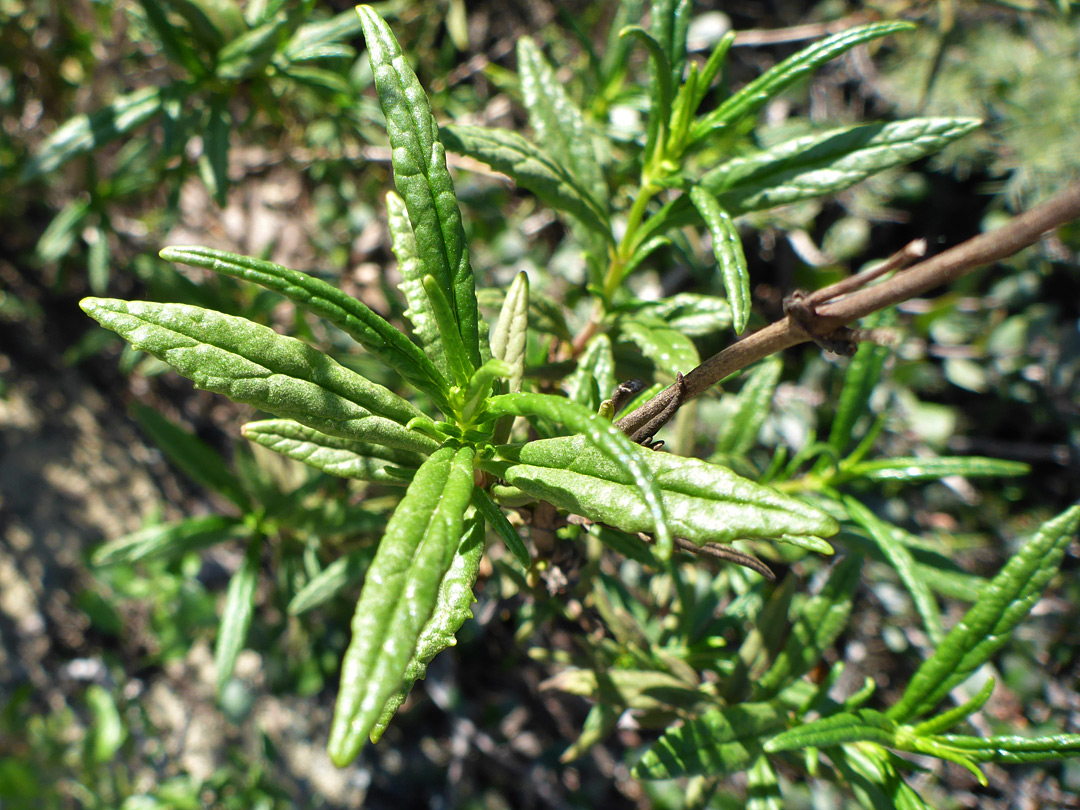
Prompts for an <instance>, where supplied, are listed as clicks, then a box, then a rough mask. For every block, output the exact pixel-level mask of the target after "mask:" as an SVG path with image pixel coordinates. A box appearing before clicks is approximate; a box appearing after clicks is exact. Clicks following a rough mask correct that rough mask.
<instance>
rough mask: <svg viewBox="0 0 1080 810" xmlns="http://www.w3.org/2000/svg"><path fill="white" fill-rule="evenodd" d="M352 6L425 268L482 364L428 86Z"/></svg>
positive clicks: (366, 9)
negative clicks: (358, 19) (421, 82)
mask: <svg viewBox="0 0 1080 810" xmlns="http://www.w3.org/2000/svg"><path fill="white" fill-rule="evenodd" d="M356 11H357V13H358V14H359V15H360V22H361V25H362V26H363V29H364V39H365V40H366V41H367V47H368V53H369V54H370V56H371V69H372V72H373V73H374V75H375V88H376V90H378V93H379V104H380V105H381V106H382V110H383V115H384V116H385V117H386V131H387V133H388V134H389V136H390V147H391V149H392V150H393V152H392V160H393V166H394V182H395V184H396V185H397V190H398V193H399V194H401V197H402V199H403V200H405V207H406V208H407V209H408V211H409V220H410V221H411V222H412V226H413V233H414V234H415V235H416V248H417V255H418V256H419V257H420V262H421V264H422V265H423V268H424V272H425V273H427V274H430V275H432V276H434V277H435V280H436V282H438V284H439V285H440V287H441V288H442V289H443V290H445V291H446V293H447V296H448V299H449V300H450V304H451V308H452V309H453V312H454V318H455V320H456V322H457V326H458V330H459V333H460V335H461V341H462V343H463V344H464V346H465V350H466V352H467V356H468V357H469V360H470V361H471V362H472V365H473V368H476V367H478V366H479V365H480V338H479V335H480V332H479V321H478V318H479V315H478V314H477V309H476V291H475V285H474V282H473V273H472V268H471V267H470V266H469V251H468V248H467V247H466V245H465V231H464V229H463V228H462V225H461V211H460V210H458V204H457V197H456V196H455V195H454V183H453V180H451V178H450V172H449V171H448V170H447V168H446V151H445V149H444V148H443V145H442V143H440V142H439V127H438V125H436V123H435V118H434V116H432V114H431V106H430V105H429V103H428V99H427V94H426V93H424V88H423V87H421V86H420V82H419V81H418V80H417V78H416V74H415V73H413V71H412V68H410V67H409V63H408V61H407V60H406V59H405V56H404V54H402V52H401V47H400V46H399V45H398V42H397V39H395V37H394V35H393V33H391V31H390V29H389V27H388V26H387V25H386V23H385V22H383V20H382V18H381V17H379V15H378V14H377V13H376V12H375V10H374V9H372V8H371V7H370V6H359V7H357V9H356ZM444 338H445V335H444Z"/></svg>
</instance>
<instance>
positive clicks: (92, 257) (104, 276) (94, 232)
mask: <svg viewBox="0 0 1080 810" xmlns="http://www.w3.org/2000/svg"><path fill="white" fill-rule="evenodd" d="M83 238H84V239H85V240H86V243H87V248H88V250H87V255H86V281H87V283H88V284H89V285H90V291H91V292H92V293H94V295H101V294H102V293H103V292H105V290H107V289H108V287H109V276H110V275H111V274H112V268H111V267H110V265H111V264H112V252H111V251H110V250H109V235H108V234H107V233H106V232H105V230H104V229H103V228H90V229H88V230H86V231H83Z"/></svg>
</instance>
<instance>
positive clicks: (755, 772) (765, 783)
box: [746, 755, 784, 810]
mask: <svg viewBox="0 0 1080 810" xmlns="http://www.w3.org/2000/svg"><path fill="white" fill-rule="evenodd" d="M746 796H747V801H746V810H784V800H783V797H782V796H781V795H780V779H779V777H777V775H776V771H775V770H774V769H773V766H772V765H771V764H770V763H769V758H768V757H766V756H764V755H762V756H759V757H758V758H757V760H756V761H755V762H754V764H753V765H751V766H750V770H749V771H748V772H747V774H746Z"/></svg>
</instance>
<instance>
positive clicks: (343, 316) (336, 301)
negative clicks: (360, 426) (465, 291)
mask: <svg viewBox="0 0 1080 810" xmlns="http://www.w3.org/2000/svg"><path fill="white" fill-rule="evenodd" d="M160 255H161V258H163V259H165V260H166V261H170V262H177V263H178V264H186V265H188V266H190V267H202V268H204V269H206V270H212V271H214V272H215V273H221V274H222V275H226V276H232V277H233V278H240V279H243V280H245V281H250V282H253V283H255V284H258V285H260V286H262V287H266V288H267V289H269V290H274V291H275V292H277V293H280V294H282V295H284V296H285V297H286V298H288V299H289V300H290V301H293V302H295V303H296V304H297V305H298V306H300V307H303V308H304V309H306V310H307V311H308V312H311V313H312V314H314V315H317V316H318V317H320V318H325V319H326V320H327V321H329V322H330V323H332V324H333V325H334V326H336V327H337V328H338V329H340V330H341V331H342V332H344V333H345V334H347V335H348V336H349V337H351V338H352V339H353V340H355V341H356V342H357V343H359V344H360V345H361V346H363V347H364V348H365V349H367V350H368V351H369V352H371V353H372V354H373V355H374V356H376V357H378V358H379V359H380V360H382V361H383V362H384V363H386V364H387V365H388V366H390V367H391V368H393V369H394V370H395V371H397V372H398V373H399V374H401V376H402V377H404V378H405V379H406V380H408V381H409V382H410V383H412V384H413V385H414V386H416V388H418V389H419V390H421V391H423V392H424V393H425V394H427V395H428V396H430V397H431V398H432V399H433V400H434V401H435V404H436V405H438V407H439V408H440V409H443V410H444V412H445V410H446V408H448V407H449V406H448V405H447V400H446V391H447V390H448V389H449V383H448V382H447V381H446V378H445V377H444V376H443V375H442V374H441V373H440V372H439V370H438V369H436V368H435V366H434V365H433V364H432V363H431V361H430V360H428V359H427V357H425V356H424V354H423V352H421V351H420V349H418V348H417V347H416V344H414V343H413V342H412V341H411V340H409V339H408V337H406V336H405V335H404V334H402V333H401V332H400V331H399V330H397V329H395V328H394V327H393V326H392V325H391V324H390V323H388V322H387V321H386V320H385V319H383V318H382V317H380V316H379V315H377V314H376V313H374V312H372V311H371V310H370V309H369V308H368V307H367V306H365V305H364V304H363V303H361V302H360V301H358V300H357V299H355V298H353V297H352V296H351V295H348V294H347V293H344V292H342V291H341V290H339V289H338V288H337V287H335V286H333V285H332V284H327V283H326V282H325V281H322V280H321V279H317V278H315V277H313V276H309V275H307V274H306V273H301V272H299V271H297V270H290V269H289V268H288V267H282V266H281V265H279V264H274V263H272V262H267V261H263V260H262V259H253V258H251V257H250V256H237V255H235V254H233V253H226V252H225V251H221V250H214V249H212V248H205V247H167V248H165V249H164V250H162V251H161V254H160ZM425 300H426V299H425ZM444 406H446V408H444Z"/></svg>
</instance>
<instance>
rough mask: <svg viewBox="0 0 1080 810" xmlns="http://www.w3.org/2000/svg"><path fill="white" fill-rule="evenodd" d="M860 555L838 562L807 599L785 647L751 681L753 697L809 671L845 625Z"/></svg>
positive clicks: (768, 694)
mask: <svg viewBox="0 0 1080 810" xmlns="http://www.w3.org/2000/svg"><path fill="white" fill-rule="evenodd" d="M861 570H862V557H859V556H858V555H855V554H852V555H849V556H847V557H845V558H844V559H842V560H840V561H839V562H837V564H836V565H835V566H834V567H833V570H832V571H830V572H829V578H828V580H827V581H826V582H825V585H824V586H823V587H822V588H821V591H820V592H819V593H816V594H814V595H813V596H811V597H810V598H809V599H807V600H806V602H805V604H803V606H802V608H801V609H800V611H799V613H798V616H796V618H795V620H794V622H793V623H792V627H791V633H790V634H789V635H788V638H787V641H786V643H785V644H784V649H782V650H781V651H780V653H779V654H778V655H777V656H776V660H775V661H773V664H772V666H771V667H769V669H768V670H767V671H766V672H765V674H764V675H762V676H761V677H760V678H758V680H757V681H756V683H755V684H754V689H755V691H754V697H755V698H758V699H761V700H764V699H766V698H769V697H772V696H773V695H775V694H776V693H777V692H779V691H780V690H781V689H783V688H784V687H785V686H787V685H788V684H790V683H791V682H792V681H794V680H795V679H796V678H799V677H801V676H802V675H804V674H805V673H807V672H809V671H810V670H811V669H812V668H813V667H814V666H815V665H816V664H817V663H818V662H819V661H821V659H822V656H823V655H824V654H825V651H826V650H827V649H828V648H829V646H830V645H831V644H832V643H833V642H834V641H836V639H837V638H838V637H839V636H840V634H841V633H842V632H843V631H844V628H845V627H847V623H848V618H849V617H850V616H851V604H852V600H853V598H854V595H855V588H857V587H858V585H859V572H860V571H861Z"/></svg>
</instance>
